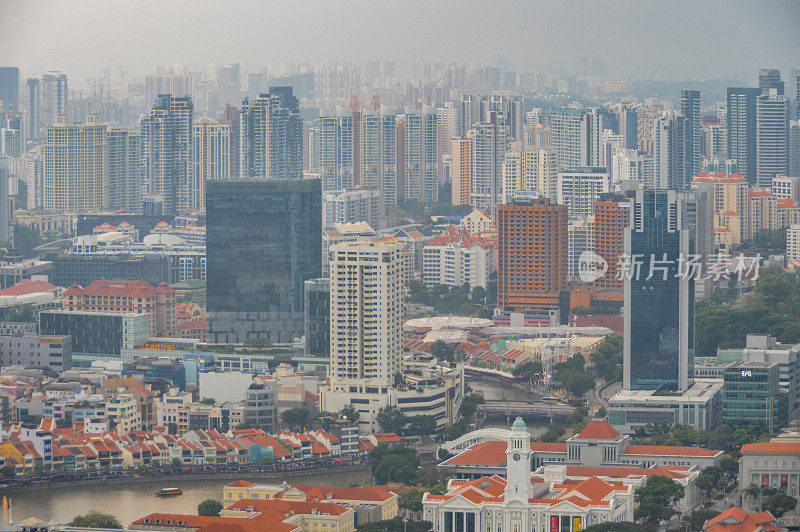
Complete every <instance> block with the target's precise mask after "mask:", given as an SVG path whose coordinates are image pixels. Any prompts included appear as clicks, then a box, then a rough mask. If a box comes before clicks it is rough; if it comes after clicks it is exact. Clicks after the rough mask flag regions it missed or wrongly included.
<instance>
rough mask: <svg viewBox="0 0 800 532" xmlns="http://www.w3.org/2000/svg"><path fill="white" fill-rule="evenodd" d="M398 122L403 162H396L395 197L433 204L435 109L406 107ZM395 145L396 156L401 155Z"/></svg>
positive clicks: (436, 182)
mask: <svg viewBox="0 0 800 532" xmlns="http://www.w3.org/2000/svg"><path fill="white" fill-rule="evenodd" d="M402 121H403V124H402V130H403V139H402V144H403V146H402V153H403V162H402V164H399V163H398V166H399V167H400V169H399V173H400V175H399V176H398V187H397V189H398V198H401V197H402V198H406V199H417V200H419V201H421V202H423V203H429V202H434V201H437V200H438V198H439V178H438V176H437V173H436V167H437V164H436V154H437V148H436V140H437V133H436V131H437V116H436V110H435V109H434V108H433V107H431V106H430V105H421V106H420V107H419V108H417V107H416V106H406V108H405V111H404V115H403V119H402ZM399 135H400V134H399V132H398V136H399ZM399 144H400V142H398V153H400V152H401V149H400V146H399ZM401 182H402V186H401V185H400V183H401Z"/></svg>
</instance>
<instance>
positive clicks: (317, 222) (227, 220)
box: [206, 179, 322, 343]
mask: <svg viewBox="0 0 800 532" xmlns="http://www.w3.org/2000/svg"><path fill="white" fill-rule="evenodd" d="M321 217H322V192H321V187H320V182H319V180H318V179H259V180H255V179H240V180H219V181H214V180H212V181H209V182H208V183H207V184H206V278H207V286H208V288H207V298H208V313H209V319H208V336H209V341H211V342H214V343H230V342H236V343H238V342H244V341H245V340H247V339H250V338H268V339H269V340H270V341H273V342H288V341H291V340H292V339H294V338H298V337H300V336H302V335H303V332H304V304H303V284H304V282H305V281H306V280H308V279H315V278H317V277H319V276H320V275H321V272H322V249H321V245H320V242H321V241H322V234H321V227H322V220H321Z"/></svg>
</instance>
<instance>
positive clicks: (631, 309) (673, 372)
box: [623, 190, 696, 390]
mask: <svg viewBox="0 0 800 532" xmlns="http://www.w3.org/2000/svg"><path fill="white" fill-rule="evenodd" d="M694 213H696V203H695V202H694V200H693V193H692V192H690V191H674V190H671V191H666V190H659V191H654V190H639V191H637V192H636V195H635V197H633V198H631V226H630V227H629V228H628V229H627V230H626V235H625V255H626V256H628V257H630V262H631V264H632V265H636V264H640V265H641V266H639V267H638V268H637V267H636V266H632V267H631V268H629V275H627V276H626V278H625V303H624V319H625V325H624V331H625V332H624V364H623V366H624V385H625V389H628V390H661V389H664V390H686V389H688V388H689V385H690V379H689V375H690V367H691V365H692V360H693V358H694V357H693V353H694V281H693V280H692V279H691V278H690V277H689V276H681V275H680V274H681V272H680V268H681V266H680V264H681V260H682V258H684V259H685V258H688V257H689V256H691V254H692V253H694V228H693V227H692V226H693V225H695V224H696V219H695V214H694ZM653 261H657V262H653ZM651 264H652V265H653V267H652V269H651Z"/></svg>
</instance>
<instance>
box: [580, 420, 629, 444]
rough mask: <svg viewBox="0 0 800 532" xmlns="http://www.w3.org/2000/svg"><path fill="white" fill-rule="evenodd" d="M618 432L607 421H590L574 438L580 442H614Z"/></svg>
mask: <svg viewBox="0 0 800 532" xmlns="http://www.w3.org/2000/svg"><path fill="white" fill-rule="evenodd" d="M618 437H619V432H617V430H616V429H615V428H614V427H612V426H611V424H610V423H609V422H608V421H590V422H589V423H588V424H587V425H586V427H585V428H584V429H583V430H582V431H581V433H580V434H578V435H577V436H576V438H580V439H582V440H615V439H617V438H618Z"/></svg>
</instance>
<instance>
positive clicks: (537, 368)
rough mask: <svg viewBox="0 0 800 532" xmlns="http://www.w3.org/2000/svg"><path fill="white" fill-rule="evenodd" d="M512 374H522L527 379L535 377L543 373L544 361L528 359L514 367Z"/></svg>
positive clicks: (516, 375)
mask: <svg viewBox="0 0 800 532" xmlns="http://www.w3.org/2000/svg"><path fill="white" fill-rule="evenodd" d="M511 374H512V375H514V376H515V377H518V376H520V375H522V376H523V377H525V378H526V379H535V378H536V377H540V376H541V375H542V363H541V362H534V361H533V360H528V361H526V362H525V363H524V364H522V365H520V366H517V367H515V368H514V369H512V370H511Z"/></svg>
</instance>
